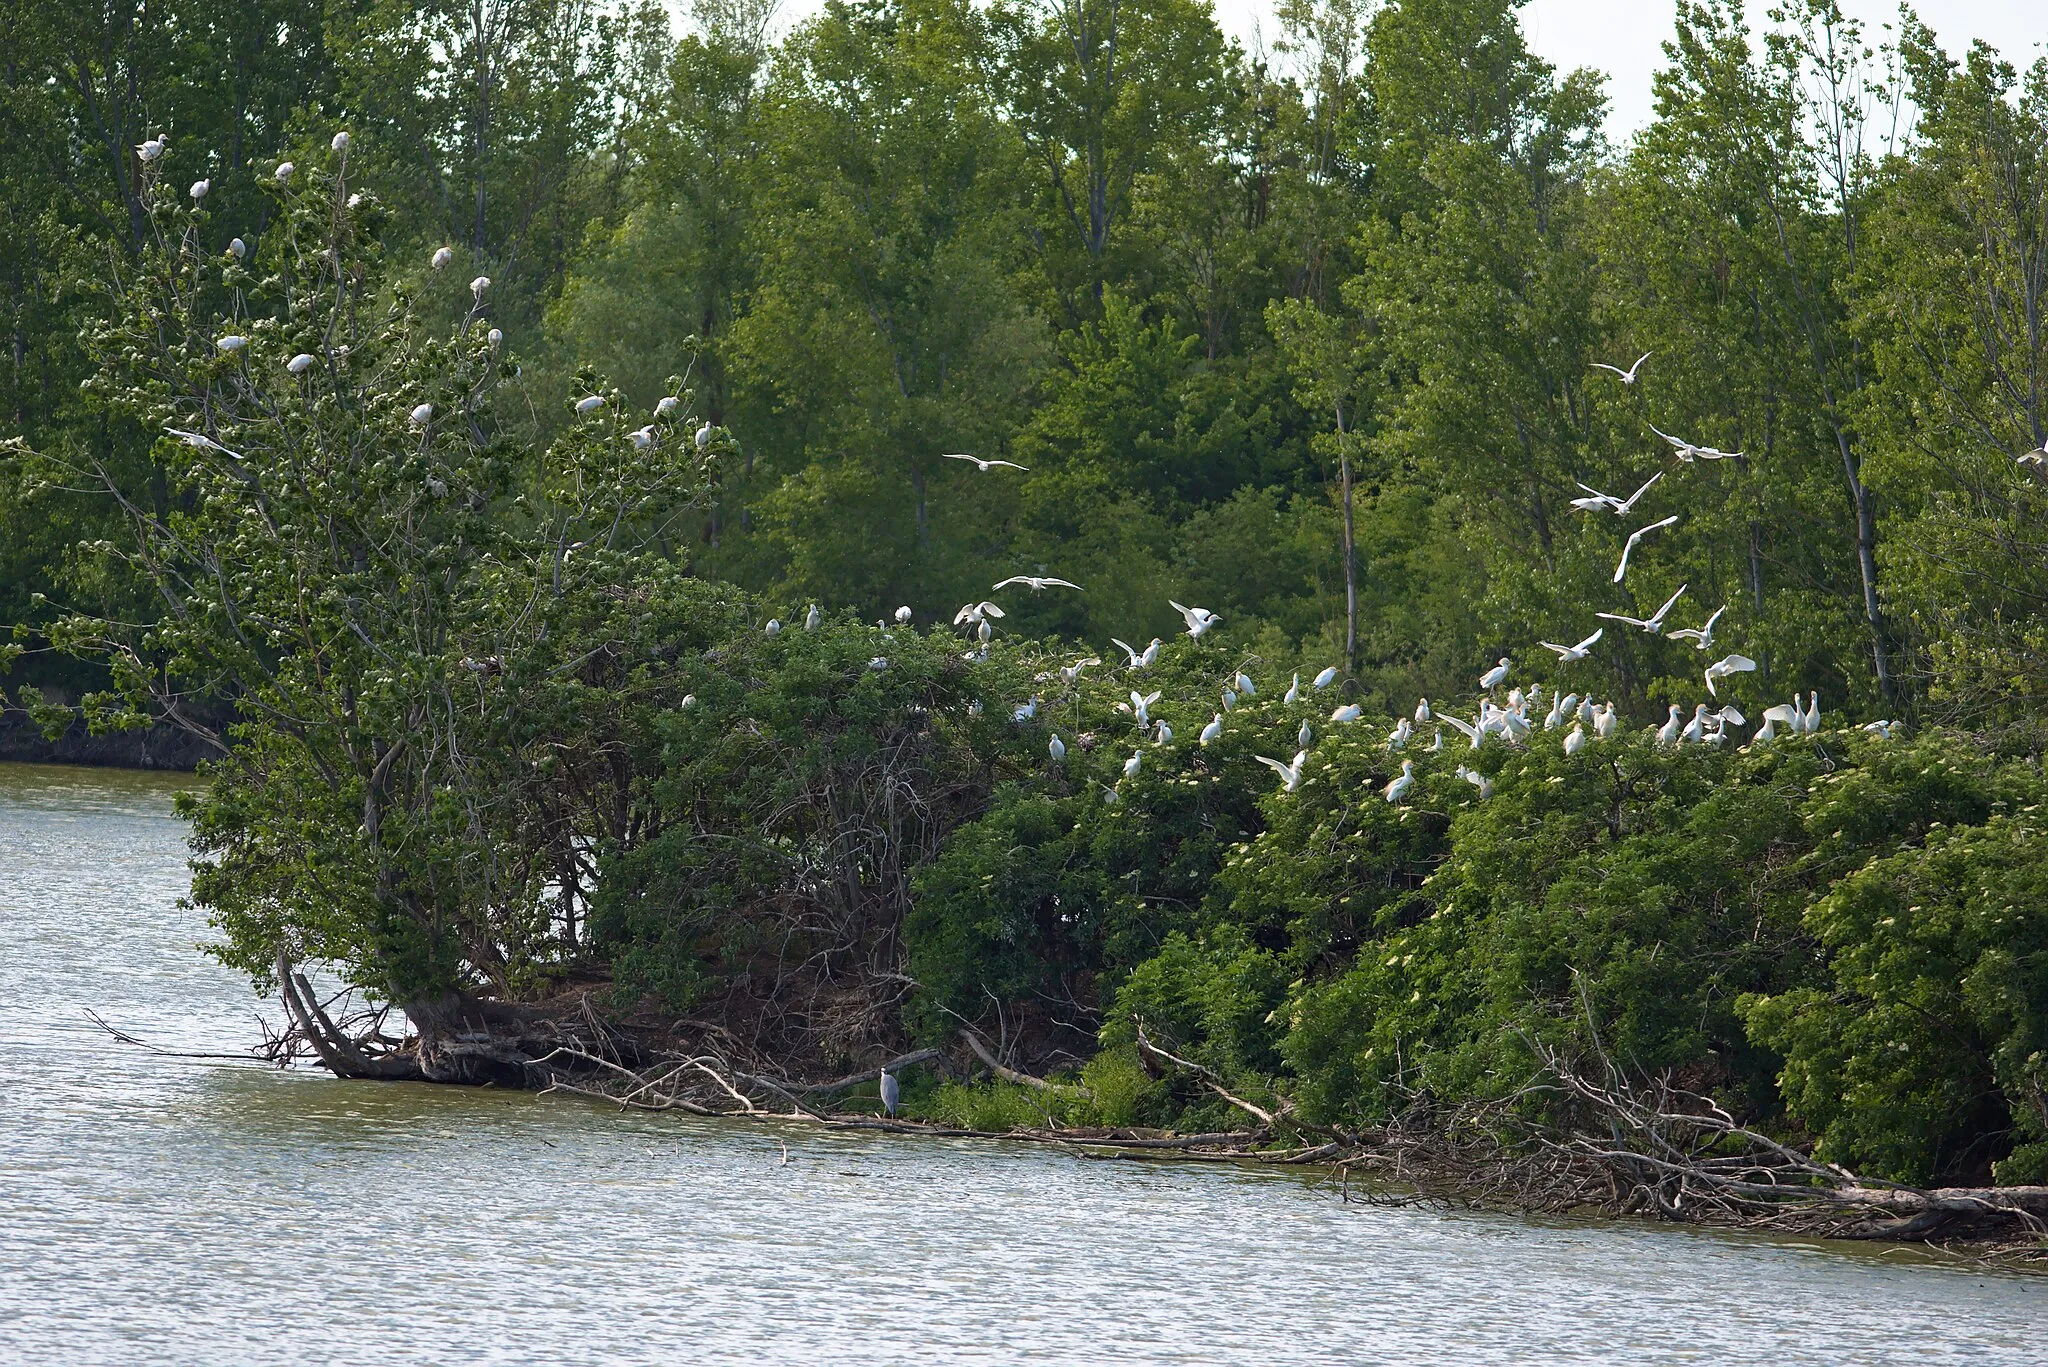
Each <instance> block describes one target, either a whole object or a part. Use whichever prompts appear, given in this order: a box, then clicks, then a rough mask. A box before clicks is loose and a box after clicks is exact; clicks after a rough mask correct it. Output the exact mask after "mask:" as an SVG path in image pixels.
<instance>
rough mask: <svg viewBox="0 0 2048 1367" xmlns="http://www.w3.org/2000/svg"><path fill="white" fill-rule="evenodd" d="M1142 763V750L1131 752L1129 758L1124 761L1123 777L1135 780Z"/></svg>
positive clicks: (1143, 760)
mask: <svg viewBox="0 0 2048 1367" xmlns="http://www.w3.org/2000/svg"><path fill="white" fill-rule="evenodd" d="M1144 763H1145V752H1144V751H1143V750H1133V751H1131V757H1130V758H1129V759H1127V760H1125V761H1124V777H1125V778H1136V777H1137V776H1138V769H1139V767H1140V766H1142V765H1143V764H1144Z"/></svg>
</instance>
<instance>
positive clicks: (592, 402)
mask: <svg viewBox="0 0 2048 1367" xmlns="http://www.w3.org/2000/svg"><path fill="white" fill-rule="evenodd" d="M603 407H604V395H602V394H585V395H584V396H583V397H582V398H580V399H578V400H576V416H578V417H583V416H585V415H586V414H590V413H595V412H596V411H597V410H598V409H600V408H603Z"/></svg>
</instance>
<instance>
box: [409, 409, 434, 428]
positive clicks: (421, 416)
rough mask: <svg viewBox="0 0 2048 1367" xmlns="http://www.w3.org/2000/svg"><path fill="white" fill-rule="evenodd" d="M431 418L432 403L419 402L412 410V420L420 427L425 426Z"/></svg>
mask: <svg viewBox="0 0 2048 1367" xmlns="http://www.w3.org/2000/svg"><path fill="white" fill-rule="evenodd" d="M433 418H434V405H432V404H430V403H423V404H419V405H417V406H416V407H415V408H414V409H413V410H412V420H413V421H414V422H415V423H417V424H418V425H419V426H421V427H425V426H426V425H427V424H428V423H429V422H431V421H433Z"/></svg>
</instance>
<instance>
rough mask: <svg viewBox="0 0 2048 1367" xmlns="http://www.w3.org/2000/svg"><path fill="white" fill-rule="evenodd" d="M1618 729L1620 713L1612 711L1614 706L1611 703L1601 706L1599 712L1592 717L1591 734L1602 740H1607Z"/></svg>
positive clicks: (1619, 726) (1619, 727)
mask: <svg viewBox="0 0 2048 1367" xmlns="http://www.w3.org/2000/svg"><path fill="white" fill-rule="evenodd" d="M1620 729H1621V713H1619V712H1617V711H1615V710H1614V704H1613V703H1611V702H1610V703H1603V704H1601V707H1600V710H1599V711H1598V712H1596V713H1595V714H1594V716H1593V734H1594V735H1596V736H1598V737H1599V738H1600V739H1602V740H1608V739H1610V738H1612V737H1613V735H1614V733H1615V732H1617V731H1619V730H1620Z"/></svg>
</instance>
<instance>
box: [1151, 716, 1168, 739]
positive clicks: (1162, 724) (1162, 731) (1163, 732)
mask: <svg viewBox="0 0 2048 1367" xmlns="http://www.w3.org/2000/svg"><path fill="white" fill-rule="evenodd" d="M1153 726H1154V727H1155V728H1156V729H1157V731H1158V734H1157V735H1156V736H1154V737H1153V738H1152V743H1153V744H1154V745H1165V744H1167V743H1168V742H1170V741H1172V739H1173V728H1172V727H1171V726H1168V725H1167V724H1166V718H1164V717H1161V718H1160V719H1159V720H1158V721H1156V722H1154V723H1153Z"/></svg>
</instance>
